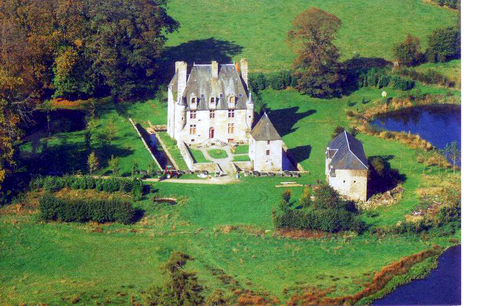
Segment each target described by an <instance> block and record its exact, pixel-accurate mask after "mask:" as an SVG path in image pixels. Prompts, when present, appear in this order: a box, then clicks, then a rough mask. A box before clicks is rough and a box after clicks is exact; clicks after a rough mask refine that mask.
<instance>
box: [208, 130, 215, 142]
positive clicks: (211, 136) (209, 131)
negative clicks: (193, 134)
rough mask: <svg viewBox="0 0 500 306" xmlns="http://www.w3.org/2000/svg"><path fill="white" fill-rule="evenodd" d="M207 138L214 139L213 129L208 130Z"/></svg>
mask: <svg viewBox="0 0 500 306" xmlns="http://www.w3.org/2000/svg"><path fill="white" fill-rule="evenodd" d="M208 138H210V139H212V138H214V128H213V127H211V128H210V129H209V130H208Z"/></svg>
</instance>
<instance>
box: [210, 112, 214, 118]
mask: <svg viewBox="0 0 500 306" xmlns="http://www.w3.org/2000/svg"><path fill="white" fill-rule="evenodd" d="M213 118H215V111H214V110H211V111H210V119H213Z"/></svg>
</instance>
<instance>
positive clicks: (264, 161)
mask: <svg viewBox="0 0 500 306" xmlns="http://www.w3.org/2000/svg"><path fill="white" fill-rule="evenodd" d="M250 135H251V137H250V142H249V145H250V146H249V150H248V155H249V157H250V160H251V161H252V163H253V168H254V170H255V171H282V169H283V141H282V140H281V136H280V135H279V134H278V131H277V130H276V128H275V127H274V125H273V124H272V123H271V120H269V117H268V116H267V114H266V113H264V115H263V116H262V118H260V120H259V122H257V124H256V125H255V127H254V128H253V129H252V132H251V133H250Z"/></svg>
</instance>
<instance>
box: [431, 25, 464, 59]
mask: <svg viewBox="0 0 500 306" xmlns="http://www.w3.org/2000/svg"><path fill="white" fill-rule="evenodd" d="M460 35H461V33H460V28H458V27H449V28H443V29H437V30H435V31H434V32H432V33H431V35H430V36H429V43H428V47H427V50H426V58H427V61H429V62H447V61H450V60H452V59H457V58H460V56H461V46H460V44H461V37H460Z"/></svg>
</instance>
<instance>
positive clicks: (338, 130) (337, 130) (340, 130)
mask: <svg viewBox="0 0 500 306" xmlns="http://www.w3.org/2000/svg"><path fill="white" fill-rule="evenodd" d="M344 131H345V128H344V127H343V126H340V125H337V127H335V129H334V130H333V133H332V138H335V137H337V136H338V135H340V133H343V132H344Z"/></svg>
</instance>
